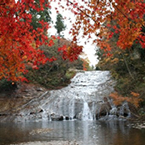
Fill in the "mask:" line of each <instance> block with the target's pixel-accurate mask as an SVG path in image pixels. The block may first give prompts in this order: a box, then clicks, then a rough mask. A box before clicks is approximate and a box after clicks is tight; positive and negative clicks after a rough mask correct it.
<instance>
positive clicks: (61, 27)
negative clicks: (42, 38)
mask: <svg viewBox="0 0 145 145" xmlns="http://www.w3.org/2000/svg"><path fill="white" fill-rule="evenodd" d="M55 28H56V30H57V34H58V35H59V36H61V34H60V33H61V32H62V31H64V30H65V28H66V26H65V25H64V21H63V17H62V15H61V14H57V18H56V22H55Z"/></svg>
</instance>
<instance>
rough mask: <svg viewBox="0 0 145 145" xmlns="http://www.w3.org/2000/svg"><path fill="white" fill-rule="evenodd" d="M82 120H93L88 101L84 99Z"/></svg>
mask: <svg viewBox="0 0 145 145" xmlns="http://www.w3.org/2000/svg"><path fill="white" fill-rule="evenodd" d="M82 120H93V116H92V113H91V111H90V108H89V106H88V103H87V102H85V101H84V106H83V112H82Z"/></svg>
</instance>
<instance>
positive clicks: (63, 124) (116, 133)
mask: <svg viewBox="0 0 145 145" xmlns="http://www.w3.org/2000/svg"><path fill="white" fill-rule="evenodd" d="M125 124H126V122H124V121H110V122H109V121H108V122H100V121H79V120H69V121H42V122H19V123H0V145H9V144H18V143H23V142H33V143H32V145H33V144H35V143H34V142H35V141H41V142H42V141H47V142H53V141H58V142H62V141H70V142H76V143H77V144H78V145H144V144H145V142H144V141H145V130H144V129H142V130H139V129H134V128H131V127H130V126H126V125H125ZM35 145H36V144H35ZM62 145H66V144H65V143H64V144H62ZM73 145H74V144H73Z"/></svg>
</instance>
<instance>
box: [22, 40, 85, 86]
mask: <svg viewBox="0 0 145 145" xmlns="http://www.w3.org/2000/svg"><path fill="white" fill-rule="evenodd" d="M59 41H60V42H61V40H59ZM54 43H55V44H54V45H53V46H52V47H48V46H41V47H40V49H41V50H43V51H44V54H45V55H46V56H47V57H48V58H51V57H55V58H56V60H55V61H53V62H47V63H46V64H45V65H40V66H39V69H38V70H34V69H29V72H28V74H26V75H25V76H26V78H27V79H28V80H29V81H30V82H32V83H36V84H40V85H42V86H44V87H46V88H48V89H59V88H61V87H64V86H67V85H68V84H69V83H70V79H71V78H72V77H73V76H74V73H75V72H73V71H72V72H71V71H68V70H69V69H70V68H75V69H82V64H83V62H82V61H81V60H80V59H78V60H75V61H74V62H70V61H69V60H63V58H62V55H61V52H58V47H60V46H59V44H58V40H57V39H56V40H54Z"/></svg>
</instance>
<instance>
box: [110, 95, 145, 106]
mask: <svg viewBox="0 0 145 145" xmlns="http://www.w3.org/2000/svg"><path fill="white" fill-rule="evenodd" d="M130 94H131V95H130V96H129V97H123V96H122V95H119V94H118V93H117V92H114V93H111V94H110V97H111V98H113V100H114V104H115V105H120V104H121V103H122V102H124V101H127V102H130V103H132V104H134V105H135V106H136V107H139V103H140V102H141V101H142V99H140V98H139V96H140V95H139V94H138V93H135V92H131V93H130Z"/></svg>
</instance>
